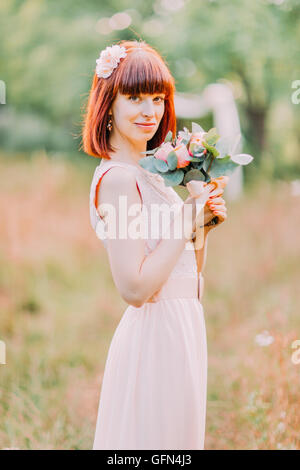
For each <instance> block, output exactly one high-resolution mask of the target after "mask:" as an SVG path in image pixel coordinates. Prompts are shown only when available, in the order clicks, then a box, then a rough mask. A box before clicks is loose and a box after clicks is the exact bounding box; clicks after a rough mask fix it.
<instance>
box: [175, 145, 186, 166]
mask: <svg viewBox="0 0 300 470" xmlns="http://www.w3.org/2000/svg"><path fill="white" fill-rule="evenodd" d="M174 152H175V153H176V155H177V168H184V167H185V166H187V165H189V163H190V161H189V160H188V158H189V152H188V149H187V148H186V146H185V145H184V144H181V143H180V144H179V145H176V147H175V148H174Z"/></svg>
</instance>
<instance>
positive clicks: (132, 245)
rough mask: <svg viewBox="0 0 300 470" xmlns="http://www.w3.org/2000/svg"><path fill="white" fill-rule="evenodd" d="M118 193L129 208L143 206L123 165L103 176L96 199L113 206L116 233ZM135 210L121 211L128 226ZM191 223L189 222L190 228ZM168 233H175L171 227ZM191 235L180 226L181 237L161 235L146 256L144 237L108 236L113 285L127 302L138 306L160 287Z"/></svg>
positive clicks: (100, 203) (132, 176)
mask: <svg viewBox="0 0 300 470" xmlns="http://www.w3.org/2000/svg"><path fill="white" fill-rule="evenodd" d="M120 196H123V197H124V196H126V198H127V208H128V209H129V208H130V207H131V205H132V204H137V205H138V206H139V207H140V209H141V208H142V203H141V198H140V195H139V192H138V190H137V187H136V179H135V177H134V175H133V174H132V173H131V172H129V171H126V170H125V171H124V168H120V167H113V168H111V169H110V171H108V172H107V173H106V174H105V175H104V176H103V178H102V181H101V185H100V190H99V197H98V203H99V205H102V204H111V205H112V206H114V208H115V214H116V234H117V235H118V233H119V210H118V209H119V197H120ZM190 201H191V198H188V200H186V201H185V203H184V204H183V206H182V210H183V207H184V205H185V204H191V202H190ZM98 209H99V206H98ZM138 214H140V212H138ZM138 214H135V215H133V216H129V215H128V214H123V216H124V217H125V218H126V221H127V226H128V227H129V225H130V224H131V223H132V221H133V220H135V219H136V217H137V216H138ZM182 219H183V218H182ZM174 221H175V218H174V220H173V221H172V222H171V224H174ZM193 227H194V225H191V229H192V228H193ZM170 233H171V234H172V233H174V232H173V230H172V229H171V231H170ZM191 235H192V230H191V233H190V236H191ZM190 236H189V234H188V235H187V236H186V235H185V234H184V232H183V230H182V237H181V238H177V239H176V238H172V236H171V237H170V238H168V239H162V240H161V241H160V242H159V243H158V245H157V246H156V248H155V250H153V252H152V253H150V254H149V255H148V256H145V240H144V239H143V238H138V239H132V238H131V237H129V236H126V237H125V238H124V239H121V238H120V237H118V236H117V237H116V238H108V239H107V249H108V256H109V262H110V267H111V272H112V276H113V279H114V282H115V284H116V287H117V288H118V290H119V292H120V294H121V296H122V297H123V298H124V300H125V301H126V302H127V303H129V304H131V305H134V306H136V307H140V306H141V305H143V304H144V303H145V302H146V301H147V299H149V298H150V297H151V296H152V295H153V294H154V293H155V292H157V291H158V290H159V289H160V288H161V286H162V285H163V283H164V282H165V281H166V280H167V279H168V277H169V275H170V273H171V272H172V270H173V268H174V266H175V264H176V262H177V260H178V258H179V256H180V255H181V253H182V251H183V250H184V248H185V244H186V242H187V241H188V240H189V239H190Z"/></svg>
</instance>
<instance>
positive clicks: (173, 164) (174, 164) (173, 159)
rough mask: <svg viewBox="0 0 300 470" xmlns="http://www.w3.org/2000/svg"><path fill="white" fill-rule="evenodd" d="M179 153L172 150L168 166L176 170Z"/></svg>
mask: <svg viewBox="0 0 300 470" xmlns="http://www.w3.org/2000/svg"><path fill="white" fill-rule="evenodd" d="M177 162H178V159H177V155H176V153H175V152H170V153H169V155H168V166H169V169H170V170H175V169H176V168H177Z"/></svg>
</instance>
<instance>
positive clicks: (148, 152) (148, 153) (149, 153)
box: [140, 147, 158, 155]
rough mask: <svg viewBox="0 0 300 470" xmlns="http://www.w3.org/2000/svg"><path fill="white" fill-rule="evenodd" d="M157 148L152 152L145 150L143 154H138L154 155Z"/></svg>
mask: <svg viewBox="0 0 300 470" xmlns="http://www.w3.org/2000/svg"><path fill="white" fill-rule="evenodd" d="M157 149H158V147H156V148H155V149H152V150H146V151H145V152H140V153H143V154H146V155H154V153H155V152H156V151H157Z"/></svg>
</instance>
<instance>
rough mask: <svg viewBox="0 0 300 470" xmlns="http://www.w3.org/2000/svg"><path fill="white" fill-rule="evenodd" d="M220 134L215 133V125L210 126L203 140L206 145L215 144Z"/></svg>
mask: <svg viewBox="0 0 300 470" xmlns="http://www.w3.org/2000/svg"><path fill="white" fill-rule="evenodd" d="M219 138H220V136H219V134H217V129H216V128H215V127H212V128H211V129H209V131H208V132H207V134H206V136H205V141H206V142H207V143H208V145H215V143H216V142H217V140H219Z"/></svg>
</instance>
